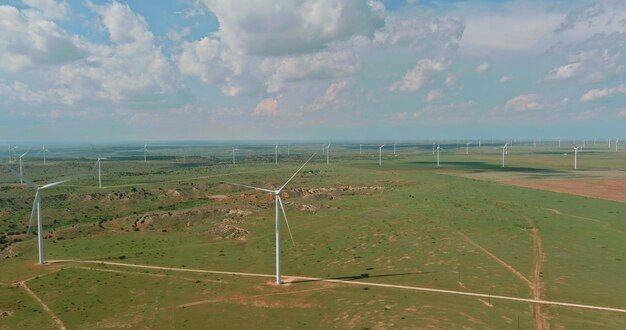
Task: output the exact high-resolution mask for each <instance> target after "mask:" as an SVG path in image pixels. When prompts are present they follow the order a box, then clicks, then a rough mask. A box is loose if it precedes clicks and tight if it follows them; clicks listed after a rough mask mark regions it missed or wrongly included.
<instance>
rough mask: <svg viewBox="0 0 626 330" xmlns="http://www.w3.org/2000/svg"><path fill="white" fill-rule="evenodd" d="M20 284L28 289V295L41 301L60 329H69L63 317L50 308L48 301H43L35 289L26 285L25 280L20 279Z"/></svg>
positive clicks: (40, 303) (25, 289)
mask: <svg viewBox="0 0 626 330" xmlns="http://www.w3.org/2000/svg"><path fill="white" fill-rule="evenodd" d="M19 286H20V287H22V289H24V291H26V293H28V295H30V296H31V297H33V299H35V300H36V301H37V302H38V303H39V305H41V307H42V308H43V310H44V311H45V312H46V313H48V315H50V317H52V320H53V321H54V323H55V324H56V325H57V326H58V327H59V329H61V330H67V328H66V327H65V324H63V321H61V319H60V318H59V317H58V316H57V315H56V314H55V313H54V312H53V311H52V310H51V309H50V307H48V305H46V303H45V302H43V300H41V298H39V296H38V295H37V294H35V292H33V290H31V289H30V288H29V287H28V285H26V282H25V281H20V282H19Z"/></svg>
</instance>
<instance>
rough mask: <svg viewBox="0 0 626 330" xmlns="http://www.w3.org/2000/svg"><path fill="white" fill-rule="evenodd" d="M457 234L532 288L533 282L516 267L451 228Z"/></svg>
mask: <svg viewBox="0 0 626 330" xmlns="http://www.w3.org/2000/svg"><path fill="white" fill-rule="evenodd" d="M453 230H454V231H455V232H456V233H457V234H459V235H461V236H462V237H463V238H464V239H465V240H466V241H467V242H469V243H470V244H472V245H473V246H474V247H476V248H478V249H479V250H481V251H482V252H483V253H485V254H486V255H488V256H489V257H490V258H492V259H493V260H495V261H497V262H498V263H499V264H501V265H502V266H504V267H505V268H506V269H508V270H509V271H511V273H513V274H514V275H515V276H517V277H518V278H519V279H520V280H522V281H523V282H524V283H526V285H528V287H529V288H531V289H532V287H533V283H532V282H531V281H530V280H529V279H528V278H526V276H524V274H522V273H520V272H519V271H518V270H517V269H515V268H514V267H513V266H511V265H509V264H507V263H506V262H504V260H502V259H500V258H498V256H496V255H495V254H493V253H491V252H490V251H489V250H487V249H485V248H484V247H482V246H481V245H480V244H478V243H476V242H474V241H473V240H472V239H471V238H469V237H467V235H465V234H464V233H463V232H460V231H458V230H456V229H453Z"/></svg>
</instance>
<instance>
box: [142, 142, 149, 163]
mask: <svg viewBox="0 0 626 330" xmlns="http://www.w3.org/2000/svg"><path fill="white" fill-rule="evenodd" d="M143 162H144V163H146V162H148V144H147V143H146V144H144V145H143Z"/></svg>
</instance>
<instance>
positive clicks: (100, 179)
mask: <svg viewBox="0 0 626 330" xmlns="http://www.w3.org/2000/svg"><path fill="white" fill-rule="evenodd" d="M105 159H106V158H104V157H98V158H97V160H96V164H95V165H94V168H95V167H96V166H98V188H100V189H102V172H101V168H100V161H101V160H105Z"/></svg>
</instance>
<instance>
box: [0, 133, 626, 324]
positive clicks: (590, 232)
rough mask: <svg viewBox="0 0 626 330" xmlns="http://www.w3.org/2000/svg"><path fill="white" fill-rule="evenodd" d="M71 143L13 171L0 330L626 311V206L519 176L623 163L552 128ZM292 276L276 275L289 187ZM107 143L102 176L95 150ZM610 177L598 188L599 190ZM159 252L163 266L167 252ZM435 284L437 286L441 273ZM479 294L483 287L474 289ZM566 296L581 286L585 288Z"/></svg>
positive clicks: (1, 192)
mask: <svg viewBox="0 0 626 330" xmlns="http://www.w3.org/2000/svg"><path fill="white" fill-rule="evenodd" d="M442 147H443V148H444V149H443V150H442V152H441V154H440V166H439V167H437V165H436V158H435V155H433V154H432V150H431V145H430V144H422V145H413V144H411V145H410V144H399V145H398V146H397V154H396V155H394V154H393V151H392V149H391V147H390V146H389V145H387V146H385V148H384V149H383V154H382V166H379V165H378V145H374V144H368V145H364V146H363V153H362V154H360V153H359V145H358V144H341V143H338V144H337V145H336V146H333V147H332V148H331V153H330V155H329V157H328V160H329V164H327V163H326V156H324V155H321V154H320V153H321V151H322V150H321V144H317V145H313V144H292V145H291V149H290V155H287V154H286V146H285V145H281V146H280V149H279V157H278V164H274V147H273V146H268V145H253V144H249V145H240V146H237V148H239V149H240V150H237V151H236V153H237V154H236V157H237V158H236V164H232V152H233V151H232V149H231V146H227V145H200V144H196V145H189V146H184V147H183V146H173V145H171V146H170V145H164V146H161V147H154V148H152V150H151V152H150V153H149V154H148V157H147V158H148V159H147V162H144V160H143V152H142V151H137V149H138V148H137V147H136V146H134V147H133V146H124V145H116V146H107V145H101V146H95V149H93V150H92V149H91V148H89V147H84V146H82V147H81V146H67V147H64V148H59V149H58V150H57V151H56V152H51V153H50V155H49V156H48V159H47V164H46V165H44V164H43V161H42V159H40V157H39V156H32V157H27V158H25V160H24V164H23V172H24V176H25V177H27V178H29V179H30V180H31V181H33V182H36V183H37V184H44V183H49V182H54V181H58V180H63V179H71V181H69V182H67V183H65V184H62V185H59V186H56V187H52V188H50V189H46V190H43V191H42V192H41V205H42V215H43V232H42V234H43V237H44V240H43V242H44V254H45V258H46V260H47V261H48V263H46V264H44V265H38V264H37V239H36V237H37V235H36V234H37V233H36V229H37V228H36V226H34V227H33V229H34V231H33V232H31V233H27V232H26V228H27V226H28V219H29V216H30V213H31V208H32V203H33V198H34V195H35V193H34V190H33V189H31V188H30V187H28V186H27V185H20V184H19V179H18V178H17V177H16V176H15V175H14V174H13V173H11V172H10V171H9V170H8V169H7V167H11V168H13V169H17V168H19V166H18V165H17V164H15V163H12V164H6V161H7V160H5V161H4V162H5V164H6V166H5V167H2V171H0V235H1V236H0V238H1V240H0V249H1V252H0V258H1V259H0V329H26V328H30V329H48V328H50V329H56V328H63V327H66V328H68V329H103V328H133V329H158V328H168V329H202V328H232V327H235V326H234V324H236V327H237V328H317V329H320V328H321V329H326V328H359V329H363V328H371V329H389V328H432V329H456V328H472V329H486V328H492V329H518V328H519V329H533V328H544V329H547V328H552V329H594V328H596V329H624V328H626V285H624V284H625V280H624V279H626V204H625V203H621V202H618V201H611V200H607V199H603V198H592V197H589V196H586V195H585V192H584V191H582V192H580V193H576V192H572V193H567V194H566V193H559V192H554V191H547V190H540V189H530V188H524V187H519V186H517V185H513V184H509V182H513V181H515V182H518V181H524V182H526V181H529V182H530V181H532V182H538V181H542V180H548V181H550V180H567V181H574V182H576V181H581V180H582V181H584V180H590V179H591V180H599V179H602V180H607V181H611V180H612V181H616V182H623V181H624V180H626V152H623V151H619V152H612V151H611V150H610V149H608V148H606V147H600V146H597V147H595V148H594V147H593V146H589V148H588V149H586V150H585V151H584V152H581V153H580V154H579V155H578V168H579V169H578V170H573V154H572V153H571V151H570V150H569V148H566V147H565V146H564V147H563V148H558V147H556V146H555V145H554V144H553V143H550V144H546V143H544V144H541V145H539V146H538V147H536V148H535V147H533V146H532V145H531V144H528V143H526V144H524V145H518V146H514V147H513V149H512V150H511V152H510V154H509V155H507V156H506V162H505V163H506V164H505V167H504V168H503V167H502V166H501V161H502V158H501V157H502V156H501V149H498V148H499V147H500V144H483V145H482V146H481V148H478V147H477V146H476V145H471V146H470V148H469V154H468V155H466V154H465V152H466V149H465V144H464V143H463V144H458V145H457V144H454V143H449V144H446V145H442ZM315 152H318V154H317V155H316V156H314V157H313V158H312V160H311V162H309V163H308V164H307V165H306V166H305V167H304V168H303V169H302V171H301V172H299V173H298V174H297V175H296V176H295V178H294V179H293V180H292V181H291V182H290V183H289V185H288V186H287V187H286V189H285V190H284V192H283V193H282V195H281V196H282V200H283V203H284V206H285V211H286V214H287V217H288V220H289V228H290V230H291V233H292V234H293V241H292V239H291V237H290V234H289V231H288V228H287V227H286V226H285V222H284V218H283V217H282V214H281V218H283V219H281V221H283V222H282V231H281V246H282V254H281V264H282V273H283V276H284V277H283V282H284V283H283V285H281V286H278V285H276V284H275V283H274V281H275V279H274V272H275V264H274V260H275V253H274V251H275V250H274V249H275V242H274V239H275V233H274V229H275V228H274V217H275V214H274V212H275V209H274V204H275V203H274V199H273V196H272V195H271V194H268V193H266V192H262V191H256V190H252V189H248V188H244V187H240V186H236V185H231V184H229V183H231V182H232V183H239V184H244V185H251V186H256V187H262V188H266V189H272V188H275V187H279V186H281V185H282V184H283V183H284V182H285V181H286V180H287V179H288V178H289V177H290V176H291V174H292V173H294V172H295V171H296V170H297V169H298V168H299V167H300V165H302V164H303V162H304V161H306V160H307V159H308V158H309V156H310V155H312V154H313V153H315ZM98 156H100V157H106V158H108V159H106V160H102V163H101V166H102V185H103V188H102V189H99V188H98V178H97V169H95V168H94V165H95V160H93V159H91V158H95V157H98ZM599 189H601V187H600V188H599ZM153 266H154V267H153ZM433 289H434V290H433ZM468 293H469V294H468ZM567 304H575V305H576V306H571V305H567Z"/></svg>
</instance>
